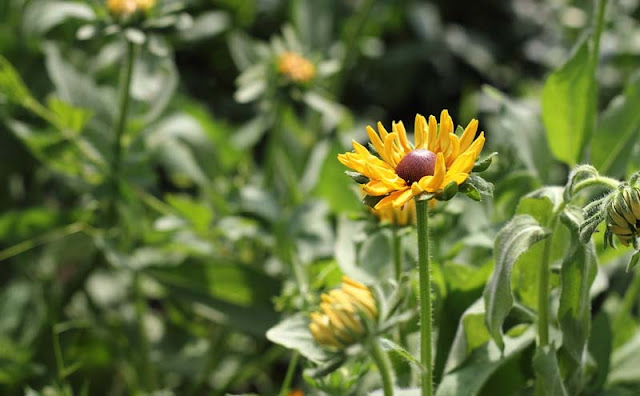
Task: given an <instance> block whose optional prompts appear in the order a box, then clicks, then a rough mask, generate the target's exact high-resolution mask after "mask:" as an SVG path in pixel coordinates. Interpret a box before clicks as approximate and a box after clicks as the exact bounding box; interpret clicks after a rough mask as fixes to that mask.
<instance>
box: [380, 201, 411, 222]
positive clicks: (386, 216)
mask: <svg viewBox="0 0 640 396" xmlns="http://www.w3.org/2000/svg"><path fill="white" fill-rule="evenodd" d="M371 211H372V212H373V214H374V215H376V217H378V219H380V221H381V222H383V223H391V224H395V225H397V226H406V225H411V224H414V223H415V222H416V203H415V201H409V202H408V203H407V204H406V205H405V206H403V207H400V208H394V207H393V206H388V207H386V208H382V209H373V208H371Z"/></svg>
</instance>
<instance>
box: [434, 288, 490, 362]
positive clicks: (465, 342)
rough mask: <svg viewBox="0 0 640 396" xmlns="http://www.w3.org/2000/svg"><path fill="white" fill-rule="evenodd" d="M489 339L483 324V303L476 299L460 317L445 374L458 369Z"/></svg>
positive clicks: (487, 331)
mask: <svg viewBox="0 0 640 396" xmlns="http://www.w3.org/2000/svg"><path fill="white" fill-rule="evenodd" d="M490 339H491V334H490V333H489V330H488V329H487V326H486V324H485V311H484V302H483V300H482V299H478V300H476V302H475V303H474V304H473V305H471V306H470V307H469V308H467V310H466V311H464V313H463V314H462V317H460V322H458V329H457V330H456V336H455V339H454V340H453V344H452V345H451V350H450V352H449V357H448V359H447V363H446V366H445V372H451V371H453V370H455V369H456V368H458V367H460V366H461V365H462V364H464V362H465V361H466V360H467V359H468V358H469V356H471V354H472V353H473V351H474V350H476V349H477V348H479V347H480V346H482V345H485V344H486V343H487V342H488V341H489V340H490Z"/></svg>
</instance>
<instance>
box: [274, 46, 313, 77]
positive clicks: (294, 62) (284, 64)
mask: <svg viewBox="0 0 640 396" xmlns="http://www.w3.org/2000/svg"><path fill="white" fill-rule="evenodd" d="M277 67H278V71H279V72H280V73H281V74H282V75H284V76H286V77H287V78H289V79H290V80H291V81H293V82H298V83H305V82H308V81H309V80H311V79H312V78H313V77H315V75H316V67H315V66H314V65H313V63H311V61H310V60H308V59H307V58H305V57H303V56H301V55H300V54H297V53H295V52H285V53H283V54H282V55H280V56H279V57H278V61H277Z"/></svg>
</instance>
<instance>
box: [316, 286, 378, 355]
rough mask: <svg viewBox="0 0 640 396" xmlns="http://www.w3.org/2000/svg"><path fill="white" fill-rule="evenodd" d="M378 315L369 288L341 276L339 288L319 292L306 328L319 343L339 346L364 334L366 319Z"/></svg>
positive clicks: (349, 342)
mask: <svg viewBox="0 0 640 396" xmlns="http://www.w3.org/2000/svg"><path fill="white" fill-rule="evenodd" d="M377 318H378V308H377V306H376V300H375V298H374V297H373V294H371V290H369V288H368V287H366V286H365V285H363V284H360V283H358V282H356V281H354V280H352V279H350V278H348V277H346V276H343V278H342V286H341V288H339V289H335V290H331V291H330V292H329V293H325V294H323V295H322V303H321V304H320V310H319V311H317V312H313V313H312V314H311V324H309V330H310V331H311V334H312V335H313V338H314V339H315V340H316V341H317V342H318V343H319V344H321V345H323V346H326V347H329V348H332V349H337V350H341V349H344V348H346V347H347V346H349V345H352V344H354V343H356V342H358V341H359V340H361V339H363V338H364V337H365V336H366V334H367V325H366V323H365V321H375V320H376V319H377Z"/></svg>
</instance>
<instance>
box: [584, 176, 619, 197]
mask: <svg viewBox="0 0 640 396" xmlns="http://www.w3.org/2000/svg"><path fill="white" fill-rule="evenodd" d="M619 185H620V181H618V180H616V179H612V178H610V177H606V176H598V177H594V178H591V179H587V180H583V181H581V182H579V183H577V184H576V185H575V186H574V187H573V194H577V193H578V192H580V191H582V190H584V189H585V188H589V187H596V186H599V187H605V188H608V189H610V190H615V189H616V188H618V186H619Z"/></svg>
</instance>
